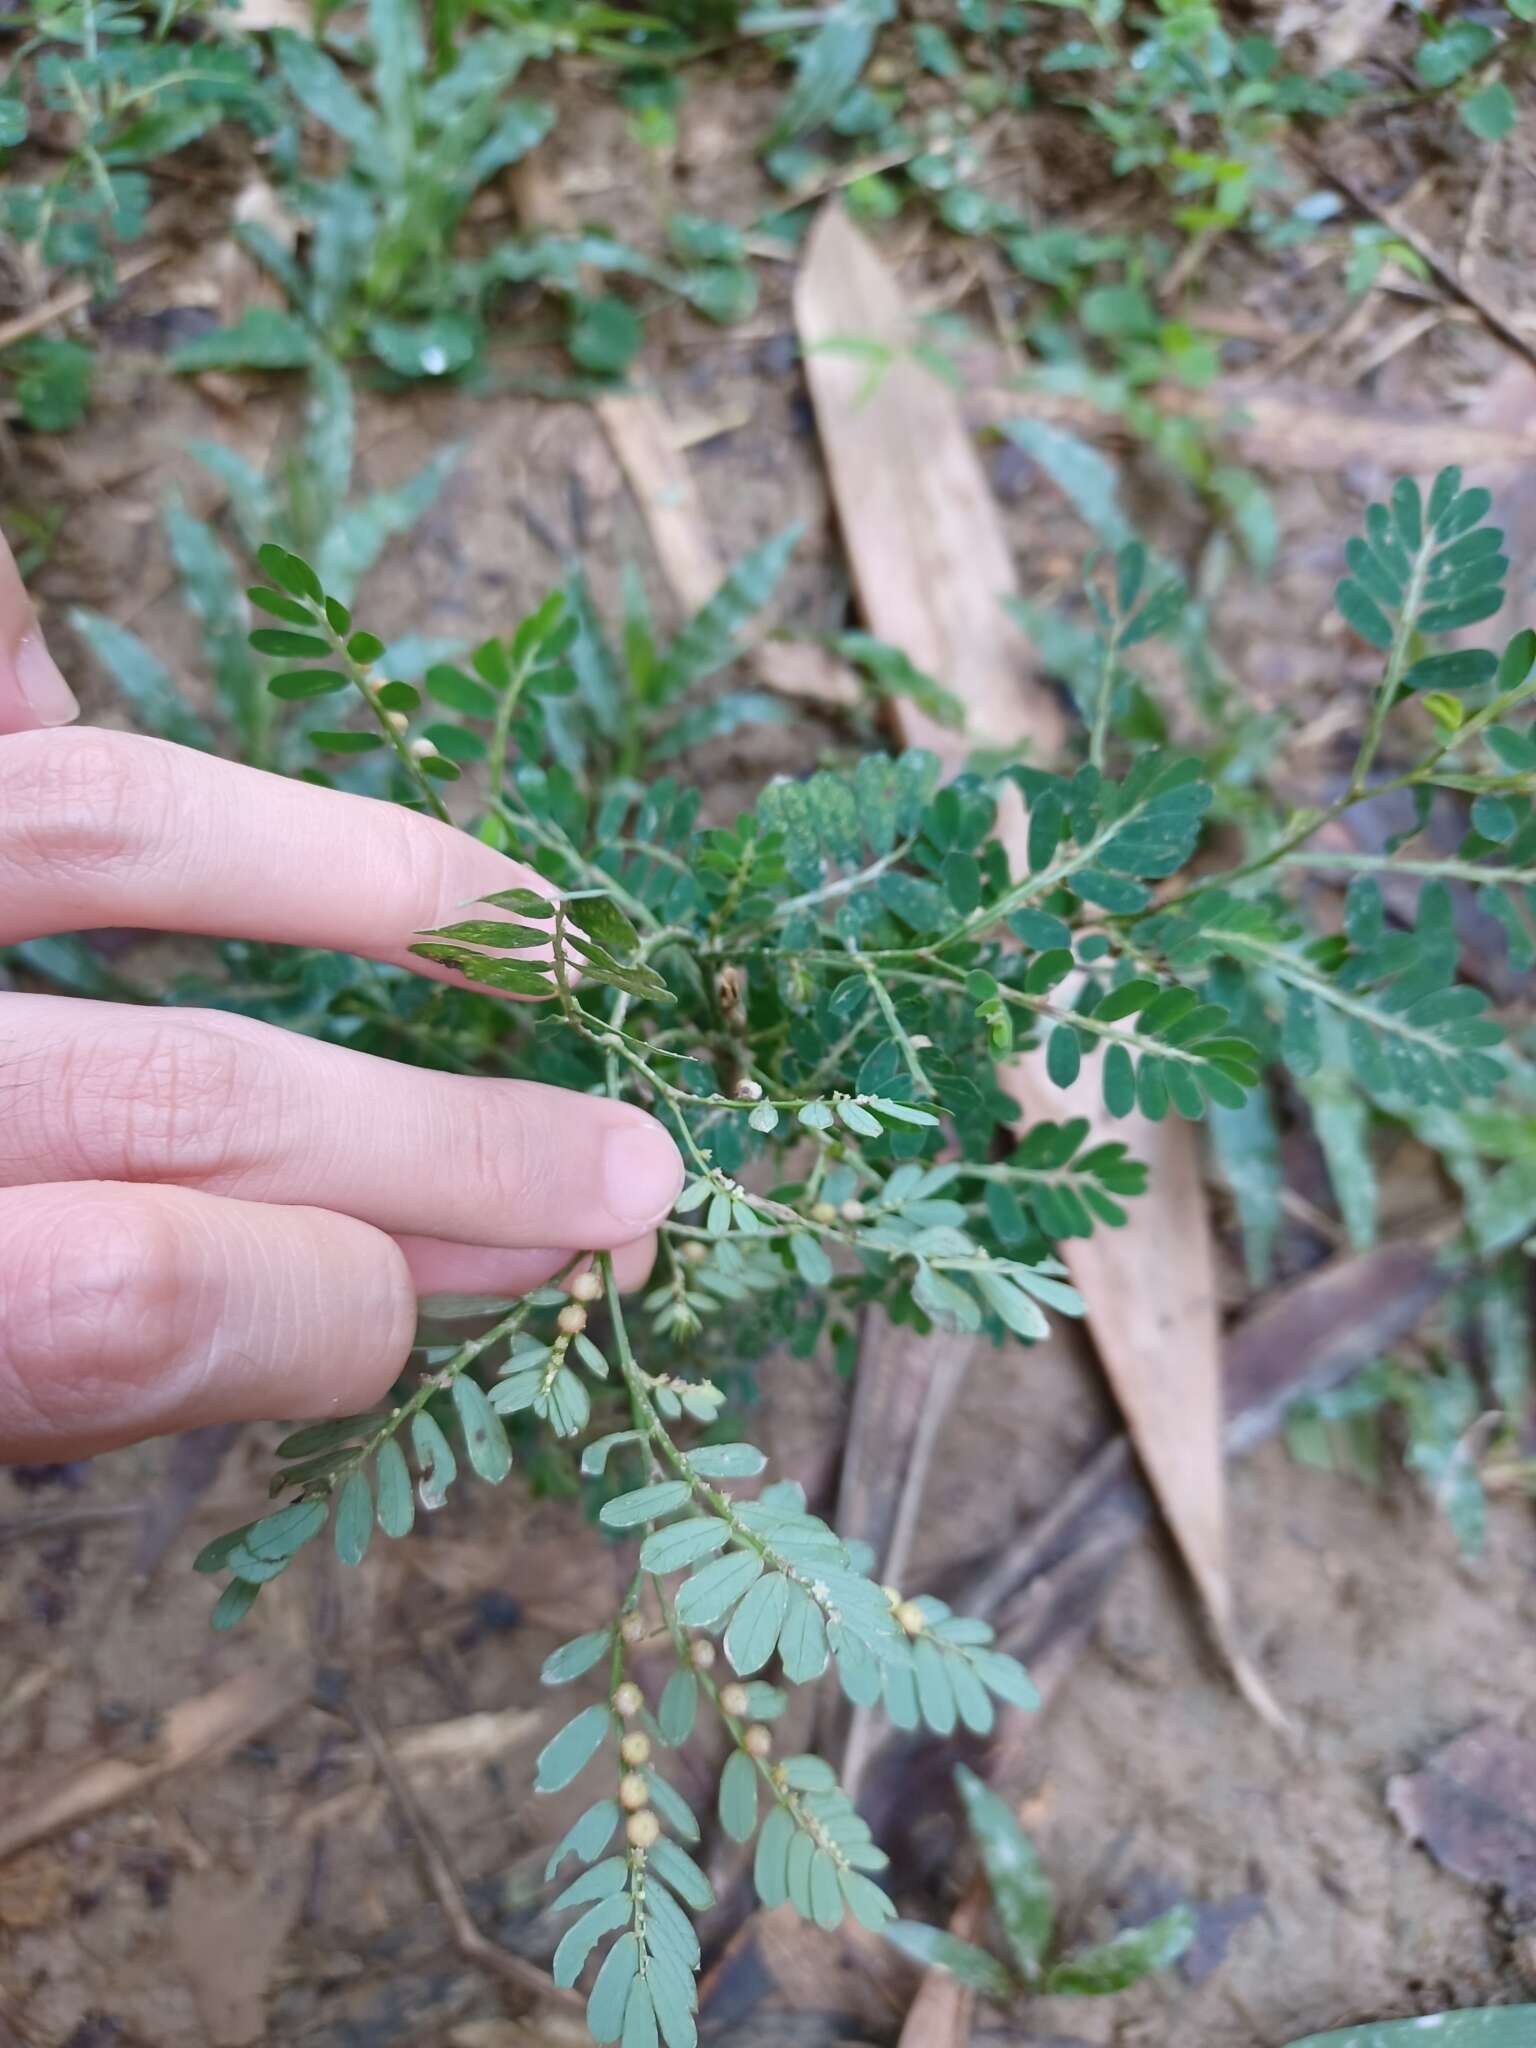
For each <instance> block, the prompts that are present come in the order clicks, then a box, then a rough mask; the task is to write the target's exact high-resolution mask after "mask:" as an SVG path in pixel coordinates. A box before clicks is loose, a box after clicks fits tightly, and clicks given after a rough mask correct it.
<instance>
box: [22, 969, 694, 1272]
mask: <svg viewBox="0 0 1536 2048" xmlns="http://www.w3.org/2000/svg"><path fill="white" fill-rule="evenodd" d="M0 1097H3V1103H4V1114H3V1116H0V1187H20V1186H27V1185H31V1184H34V1183H41V1182H50V1181H60V1180H121V1181H158V1182H167V1183H172V1184H176V1185H180V1186H183V1187H191V1188H201V1189H204V1190H205V1191H207V1192H209V1193H213V1194H224V1195H236V1196H240V1197H242V1198H244V1199H246V1200H250V1201H264V1202H284V1203H304V1204H309V1205H313V1206H314V1207H317V1208H323V1209H333V1210H339V1211H341V1212H342V1213H344V1214H346V1215H349V1216H355V1217H357V1218H359V1219H360V1220H361V1221H363V1222H366V1223H372V1224H374V1225H375V1226H376V1227H377V1228H379V1229H381V1230H387V1231H389V1232H390V1233H391V1234H393V1235H399V1234H410V1235H414V1236H422V1237H429V1238H437V1239H447V1240H449V1241H451V1242H453V1243H456V1244H463V1245H481V1246H490V1247H499V1248H502V1249H507V1250H519V1249H526V1248H538V1249H546V1248H547V1249H554V1250H561V1249H564V1250H572V1251H575V1250H582V1249H585V1250H591V1251H603V1250H609V1249H611V1248H613V1247H614V1246H617V1245H621V1244H626V1243H628V1242H629V1241H630V1240H631V1239H633V1238H635V1237H637V1236H639V1235H641V1233H643V1232H644V1231H646V1230H648V1229H650V1228H651V1227H652V1226H654V1225H655V1224H656V1223H658V1222H659V1221H660V1220H661V1218H662V1217H663V1216H664V1215H665V1214H666V1213H667V1211H668V1210H669V1209H670V1208H671V1206H672V1203H673V1201H674V1200H675V1199H676V1197H677V1193H678V1190H679V1188H680V1187H681V1185H682V1179H683V1169H682V1161H681V1159H680V1158H679V1156H678V1152H677V1148H676V1146H675V1145H674V1144H673V1142H672V1140H671V1138H670V1137H668V1135H667V1134H666V1132H665V1131H664V1130H663V1129H662V1128H661V1126H660V1125H659V1124H657V1123H656V1122H654V1121H653V1119H652V1118H650V1117H648V1116H647V1115H645V1114H644V1112H643V1111H641V1110H638V1109H632V1108H630V1107H628V1106H627V1105H625V1104H623V1103H618V1102H611V1101H608V1100H606V1099H599V1098H596V1097H592V1096H584V1095H575V1094H572V1093H571V1092H569V1091H568V1090H566V1089H561V1088H549V1087H544V1086H542V1085H541V1084H540V1083H538V1082H535V1081H498V1080H481V1079H478V1078H475V1077H471V1076H464V1075H456V1074H435V1073H430V1072H426V1071H424V1070H422V1069H419V1068H414V1067H403V1066H397V1065H395V1064H394V1063H393V1062H392V1061H388V1060H380V1059H375V1058H373V1057H371V1056H370V1055H369V1054H367V1053H360V1052H350V1051H346V1050H344V1049H342V1048H341V1047H338V1046H331V1045H324V1044H320V1043H317V1042H316V1041H314V1040H312V1039H304V1038H298V1037H293V1036H290V1035H289V1034H288V1033H286V1032H283V1031H279V1030H276V1029H274V1028H273V1027H272V1026H270V1025H265V1024H257V1023H253V1022H252V1021H251V1020H249V1019H248V1018H243V1017H234V1016H229V1015H226V1014H225V1013H224V1012H222V1011H214V1010H174V1011H170V1010H124V1009H121V1008H119V1007H117V1006H115V1005H113V1004H108V1003H90V1002H79V1001H75V1000H72V999H67V998H63V997H58V996H31V995H7V996H5V997H3V998H0Z"/></svg>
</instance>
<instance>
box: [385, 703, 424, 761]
mask: <svg viewBox="0 0 1536 2048" xmlns="http://www.w3.org/2000/svg"><path fill="white" fill-rule="evenodd" d="M384 723H385V724H386V725H387V726H388V727H389V729H390V731H391V732H405V731H406V730H407V729H408V727H409V726H410V723H411V721H410V720H409V718H407V717H406V715H405V713H404V712H403V711H386V712H385V714H384ZM432 751H433V752H434V753H436V751H437V749H436V748H435V747H434V748H433V750H432Z"/></svg>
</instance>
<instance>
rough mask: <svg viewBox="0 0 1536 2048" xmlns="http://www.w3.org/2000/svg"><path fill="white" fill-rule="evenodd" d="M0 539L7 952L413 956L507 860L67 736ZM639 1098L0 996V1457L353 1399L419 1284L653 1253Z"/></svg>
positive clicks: (409, 818)
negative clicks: (209, 938)
mask: <svg viewBox="0 0 1536 2048" xmlns="http://www.w3.org/2000/svg"><path fill="white" fill-rule="evenodd" d="M77 713H78V707H77V705H76V703H75V699H74V696H73V694H72V692H71V691H70V689H69V686H68V684H67V683H66V682H65V680H64V678H63V676H62V675H61V674H60V672H59V670H58V668H57V666H56V665H55V664H54V662H53V660H52V659H51V657H50V656H49V654H48V651H47V648H46V645H45V643H44V640H43V637H42V634H41V632H40V630H39V628H38V624H37V619H36V614H35V612H34V610H33V607H32V605H31V603H30V601H29V599H28V597H27V595H26V592H25V590H24V589H23V587H22V583H21V579H20V577H19V576H18V574H17V572H16V567H15V563H14V561H13V560H12V557H11V555H10V553H9V551H8V550H7V549H6V547H5V544H4V542H3V540H0V945H5V944H11V943H15V942H17V941H19V940H23V939H30V938H40V937H44V936H47V935H51V934H55V933H62V932H78V931H90V930H94V929H99V928H102V927H107V926H131V927H139V928H144V929H148V930H153V931H161V932H188V933H203V934H208V935H216V936H220V937H225V938H243V939H253V940H262V941H267V942H272V943H279V944H289V945H300V946H324V947H334V948H337V949H339V950H341V951H345V952H350V953H355V954H358V955H361V956H362V957H364V958H366V959H370V960H383V961H390V962H393V963H395V964H397V965H400V966H405V967H409V968H411V969H413V970H414V971H416V972H418V973H426V974H429V975H433V976H434V977H435V978H448V979H451V978H452V977H436V970H434V969H431V968H429V967H427V966H426V964H425V963H423V962H421V961H419V960H416V959H414V958H413V957H412V956H411V955H410V954H409V953H408V952H407V950H406V948H407V946H408V945H409V943H410V940H411V937H412V935H413V934H414V933H416V932H419V931H421V930H423V929H425V928H427V927H429V926H432V925H439V924H444V923H447V922H450V921H452V919H453V918H454V917H455V915H459V916H462V915H465V914H467V913H466V910H465V906H466V905H468V904H470V903H472V902H473V901H474V900H475V899H476V898H478V897H483V896H485V895H488V894H489V893H491V892H492V891H494V890H498V889H506V888H511V887H515V886H518V885H520V884H521V885H526V884H527V883H529V882H530V881H531V880H536V879H537V878H535V877H531V876H530V874H529V872H528V871H527V870H526V869H525V868H522V867H519V866H518V865H517V863H515V862H513V861H510V860H508V859H506V858H504V857H503V856H502V855H501V854H498V853H495V852H493V851H492V850H491V849H490V848H489V847H486V846H483V845H481V844H480V843H479V842H478V841H476V840H474V839H472V838H470V837H469V836H468V835H466V834H464V833H460V832H456V831H454V830H453V829H452V828H451V827H449V826H446V825H441V824H437V823H435V822H434V821H433V820H431V819H429V818H425V817H420V816H417V815H415V814H414V813H412V812H409V811H406V810H403V809H401V808H398V807H396V806H392V805H387V804H382V803H375V802H373V801H371V800H370V799H368V798H365V797H356V796H346V795H341V794H338V793H336V792H334V791H330V790H323V789H317V788H314V787H312V786H310V785H308V784H305V783H300V782H294V781H288V780H284V779H281V778H279V777H277V776H273V775H267V774H264V773H262V772H260V771H258V770H256V769H251V768H243V767H240V766H237V765H235V764H234V763H231V762H227V761H218V760H214V759H212V758H211V757H208V756H205V755H201V754H197V753H193V752H190V751H188V750H187V749H184V748H180V747H173V746H169V745H166V744H164V743H163V742H161V741H158V740H150V739H144V738H141V737H138V736H137V735H133V734H128V733H117V732H105V731H98V730H93V729H90V728H88V727H82V726H79V725H77V724H75V722H74V721H75V719H76V717H77ZM682 1179H683V1168H682V1162H681V1159H680V1158H679V1156H678V1153H677V1149H676V1147H675V1145H674V1144H673V1142H672V1140H671V1138H670V1137H669V1136H668V1135H667V1133H666V1132H665V1131H664V1130H663V1129H662V1128H661V1126H660V1125H659V1124H657V1123H656V1122H655V1121H654V1120H653V1119H652V1118H650V1117H649V1116H647V1115H645V1114H644V1112H642V1111H640V1110H638V1109H632V1108H628V1107H626V1106H624V1105H622V1104H618V1103H614V1102H609V1101H604V1100H599V1099H597V1098H594V1097H589V1096H583V1095H575V1094H571V1093H569V1092H567V1091H565V1090H562V1089H556V1088H549V1087H543V1086H540V1085H539V1084H537V1083H533V1082H521V1081H503V1080H480V1079H475V1078H470V1077H465V1076H459V1075H445V1074H435V1073H428V1072H425V1071H419V1070H416V1069H413V1068H408V1067H403V1066H396V1065H394V1064H393V1063H391V1062H388V1061H384V1060H379V1059H374V1058H370V1057H369V1056H368V1055H366V1054H363V1053H357V1052H350V1051H346V1050H343V1049H341V1048H338V1047H335V1046H329V1045H322V1044H318V1043H316V1042H314V1041H312V1040H308V1039H304V1038H300V1037H297V1036H294V1035H292V1034H290V1033H287V1032H284V1031H281V1030H277V1029H274V1028H273V1027H271V1026H269V1025H265V1024H257V1023H254V1022H252V1021H250V1020H248V1019H246V1018H242V1017H235V1016H227V1015H224V1014H223V1013H221V1012H214V1011H205V1010H189V1009H156V1008H134V1007H119V1006H116V1005H113V1004H108V1003H95V1002H83V1001H77V1000H73V999H68V998H64V997H58V996H49V995H22V994H15V993H11V994H0V1463H5V1462H12V1463H15V1462H29V1463H36V1462H42V1461H50V1460H56V1459H66V1458H78V1457H84V1456H89V1455H91V1454H93V1453H95V1452H97V1451H102V1450H107V1449H110V1448H112V1447H113V1446H116V1445H120V1444H125V1443H131V1442H135V1441H138V1440H140V1439H142V1438H145V1437H150V1436H154V1435H157V1434H160V1433H162V1432H165V1431H170V1430H178V1429H189V1428H193V1427H196V1426H199V1425H202V1424H206V1423H212V1422H230V1421H245V1420H258V1419H266V1418H283V1419H288V1418H304V1417H311V1416H325V1415H332V1414H349V1413H353V1412H356V1411H358V1410H361V1409H364V1408H366V1407H367V1406H368V1405H369V1404H370V1403H371V1402H373V1401H376V1400H377V1399H378V1398H379V1396H380V1395H381V1394H382V1393H383V1392H384V1390H385V1389H386V1388H387V1387H388V1386H389V1384H390V1382H391V1380H393V1378H394V1377H395V1375H396V1374H397V1373H398V1372H399V1370H400V1368H401V1366H402V1365H403V1364H404V1362H405V1359H406V1355H407V1353H408V1351H409V1349H410V1346H411V1341H412V1336H413V1332H414V1329H415V1322H416V1307H417V1301H418V1298H419V1297H420V1296H422V1295H427V1294H435V1293H442V1292H454V1293H477V1294H479V1293H484V1294H497V1295H503V1296H515V1295H517V1294H519V1293H522V1292H525V1291H527V1290H528V1289H529V1288H531V1287H535V1286H537V1285H539V1284H540V1283H541V1282H543V1281H545V1280H547V1279H548V1278H550V1277H551V1276H552V1275H553V1274H555V1273H557V1272H559V1271H561V1270H562V1269H563V1268H566V1267H568V1266H569V1264H570V1262H571V1258H572V1255H573V1253H576V1252H579V1251H583V1250H585V1251H611V1252H612V1253H613V1256H614V1266H615V1271H616V1274H617V1277H618V1279H619V1282H620V1284H621V1285H628V1286H634V1285H638V1284H639V1283H640V1282H641V1281H642V1280H643V1279H644V1276H645V1274H646V1272H647V1271H648V1269H649V1267H650V1262H651V1258H652V1254H653V1251H654V1247H655V1236H654V1232H655V1228H656V1225H657V1224H658V1223H659V1222H660V1220H661V1218H662V1217H663V1216H664V1215H665V1214H666V1213H667V1211H668V1210H669V1209H670V1207H671V1205H672V1202H673V1200H674V1199H675V1197H676V1195H677V1192H678V1190H679V1188H680V1187H681V1185H682Z"/></svg>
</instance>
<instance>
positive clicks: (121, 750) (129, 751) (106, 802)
mask: <svg viewBox="0 0 1536 2048" xmlns="http://www.w3.org/2000/svg"><path fill="white" fill-rule="evenodd" d="M167 780H168V773H167V760H166V756H165V754H164V753H163V752H162V750H161V749H160V748H159V747H158V746H156V745H155V743H154V742H153V741H150V740H144V739H140V738H138V737H136V736H135V735H133V734H131V733H115V732H101V731H97V730H96V729H94V728H92V727H90V726H79V727H72V728H69V729H67V730H64V731H50V732H41V733H21V734H17V735H16V736H14V737H13V738H11V739H8V740H7V741H6V743H5V745H4V746H3V747H0V861H4V862H5V863H6V864H8V865H9V864H14V865H16V866H17V867H18V868H20V870H21V871H22V873H23V874H30V875H31V876H32V878H33V879H34V880H35V878H36V875H37V873H38V872H39V869H40V868H41V870H42V871H43V872H45V873H47V874H50V875H52V876H54V877H63V878H65V879H67V878H68V877H70V876H72V875H76V874H78V875H82V876H90V875H99V874H100V873H102V872H103V871H104V870H110V871H115V870H118V869H121V868H123V867H127V866H132V867H135V868H140V867H144V866H148V865H153V864H154V862H155V861H156V860H157V859H158V858H159V857H160V856H161V853H162V851H163V849H164V848H165V847H166V845H167V843H168V841H167V837H166V833H165V830H164V825H165V820H166V817H167V813H168V809H169V804H168V798H169V794H170V792H169V790H168V788H167V786H166V785H167Z"/></svg>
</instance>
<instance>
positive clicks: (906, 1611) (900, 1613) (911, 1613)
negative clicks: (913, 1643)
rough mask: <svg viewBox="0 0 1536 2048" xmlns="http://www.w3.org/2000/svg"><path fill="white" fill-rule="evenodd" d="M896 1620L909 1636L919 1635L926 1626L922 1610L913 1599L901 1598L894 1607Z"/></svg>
mask: <svg viewBox="0 0 1536 2048" xmlns="http://www.w3.org/2000/svg"><path fill="white" fill-rule="evenodd" d="M896 1620H897V1622H898V1624H899V1625H900V1626H901V1627H902V1628H903V1629H905V1630H906V1632H907V1634H908V1635H909V1636H920V1635H921V1634H922V1632H923V1630H924V1629H925V1628H926V1627H927V1626H928V1622H927V1618H926V1617H925V1615H924V1613H923V1610H922V1609H921V1607H919V1606H918V1604H917V1602H916V1601H915V1600H903V1601H902V1602H901V1604H900V1606H899V1607H898V1608H897V1609H896Z"/></svg>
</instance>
